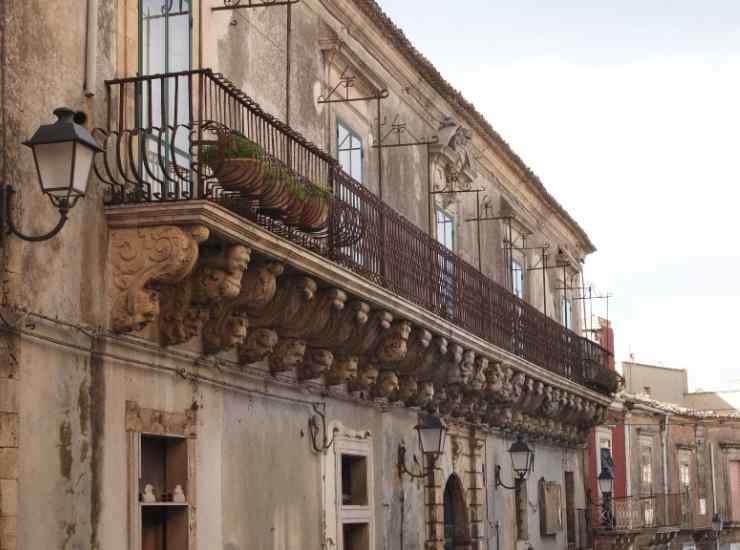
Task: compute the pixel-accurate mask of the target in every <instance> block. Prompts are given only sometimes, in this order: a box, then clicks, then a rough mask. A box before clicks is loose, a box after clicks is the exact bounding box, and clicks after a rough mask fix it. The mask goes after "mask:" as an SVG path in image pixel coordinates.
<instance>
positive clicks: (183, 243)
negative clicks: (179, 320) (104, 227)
mask: <svg viewBox="0 0 740 550" xmlns="http://www.w3.org/2000/svg"><path fill="white" fill-rule="evenodd" d="M208 235H209V231H208V229H207V228H206V227H203V226H194V227H190V228H180V227H175V226H159V227H140V228H137V229H114V230H112V231H111V235H110V249H109V258H110V263H111V266H112V269H113V274H112V278H111V279H112V284H113V293H112V303H111V327H112V328H113V330H114V331H115V332H132V331H138V330H141V329H143V328H144V327H145V326H146V325H148V324H149V323H151V322H152V321H154V320H155V319H156V318H157V316H158V315H159V312H160V306H159V289H160V288H161V286H162V285H172V284H176V283H178V282H180V281H182V280H183V279H184V278H185V277H187V276H188V275H189V274H190V273H191V272H192V270H193V267H194V266H195V263H196V261H197V260H198V244H199V243H202V242H204V241H205V240H206V239H207V238H208Z"/></svg>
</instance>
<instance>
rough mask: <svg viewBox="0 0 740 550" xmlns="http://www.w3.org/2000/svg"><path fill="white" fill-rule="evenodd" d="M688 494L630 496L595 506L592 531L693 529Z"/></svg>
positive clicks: (591, 514) (592, 513)
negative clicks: (690, 527)
mask: <svg viewBox="0 0 740 550" xmlns="http://www.w3.org/2000/svg"><path fill="white" fill-rule="evenodd" d="M689 503H690V500H689V495H688V493H672V494H668V495H648V496H628V497H620V498H613V499H610V501H608V502H607V503H606V505H605V504H604V502H603V501H602V502H599V503H598V504H593V505H592V507H591V510H590V516H591V519H592V527H593V528H594V529H601V530H606V531H634V530H641V529H658V528H665V527H678V528H689V526H690V523H691V519H690V514H689V512H688V510H689Z"/></svg>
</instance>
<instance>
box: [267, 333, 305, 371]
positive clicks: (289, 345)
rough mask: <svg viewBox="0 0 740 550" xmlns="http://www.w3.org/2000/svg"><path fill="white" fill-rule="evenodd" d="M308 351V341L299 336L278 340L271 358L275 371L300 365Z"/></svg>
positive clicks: (271, 364)
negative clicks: (300, 338) (298, 337)
mask: <svg viewBox="0 0 740 550" xmlns="http://www.w3.org/2000/svg"><path fill="white" fill-rule="evenodd" d="M305 353H306V343H305V342H304V341H303V340H299V339H297V338H286V339H284V340H280V341H278V343H277V345H276V346H275V351H274V352H273V354H272V357H271V358H270V368H271V370H272V372H273V373H275V372H282V371H286V370H290V369H293V368H297V367H300V366H301V365H302V364H303V356H304V355H305Z"/></svg>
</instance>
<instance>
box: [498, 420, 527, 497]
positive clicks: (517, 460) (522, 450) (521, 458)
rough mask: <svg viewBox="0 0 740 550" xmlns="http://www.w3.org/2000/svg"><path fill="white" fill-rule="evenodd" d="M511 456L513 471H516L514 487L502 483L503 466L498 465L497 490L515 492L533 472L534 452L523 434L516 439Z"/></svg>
mask: <svg viewBox="0 0 740 550" xmlns="http://www.w3.org/2000/svg"><path fill="white" fill-rule="evenodd" d="M509 456H510V457H511V469H512V470H513V471H514V474H515V478H514V486H513V487H510V486H508V485H506V484H505V483H504V482H503V481H501V466H500V465H498V464H497V465H496V470H495V474H496V488H499V487H503V488H504V489H510V490H514V489H516V488H517V486H518V485H519V483H521V482H522V481H524V480H526V479H527V476H528V475H529V472H531V471H532V467H533V466H534V451H533V450H532V449H530V448H529V445H527V442H526V441H524V436H523V435H522V434H517V436H516V439H515V440H514V442H513V443H512V444H511V447H509Z"/></svg>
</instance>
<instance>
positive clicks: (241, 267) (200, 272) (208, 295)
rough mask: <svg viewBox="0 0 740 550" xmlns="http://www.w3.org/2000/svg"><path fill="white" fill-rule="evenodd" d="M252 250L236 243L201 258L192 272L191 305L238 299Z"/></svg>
mask: <svg viewBox="0 0 740 550" xmlns="http://www.w3.org/2000/svg"><path fill="white" fill-rule="evenodd" d="M251 253H252V251H251V250H250V249H249V248H247V247H246V246H242V245H240V244H235V245H232V246H229V247H228V248H226V250H224V251H223V252H220V253H218V254H212V255H210V256H207V257H206V258H203V259H201V261H200V262H199V263H198V266H197V268H196V270H195V273H193V276H192V279H193V283H192V302H193V303H194V304H198V305H209V304H213V303H215V302H220V301H222V300H226V299H233V298H236V297H237V296H239V293H240V292H241V287H242V277H243V276H244V272H245V271H246V270H247V267H248V266H249V260H250V258H251Z"/></svg>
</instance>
